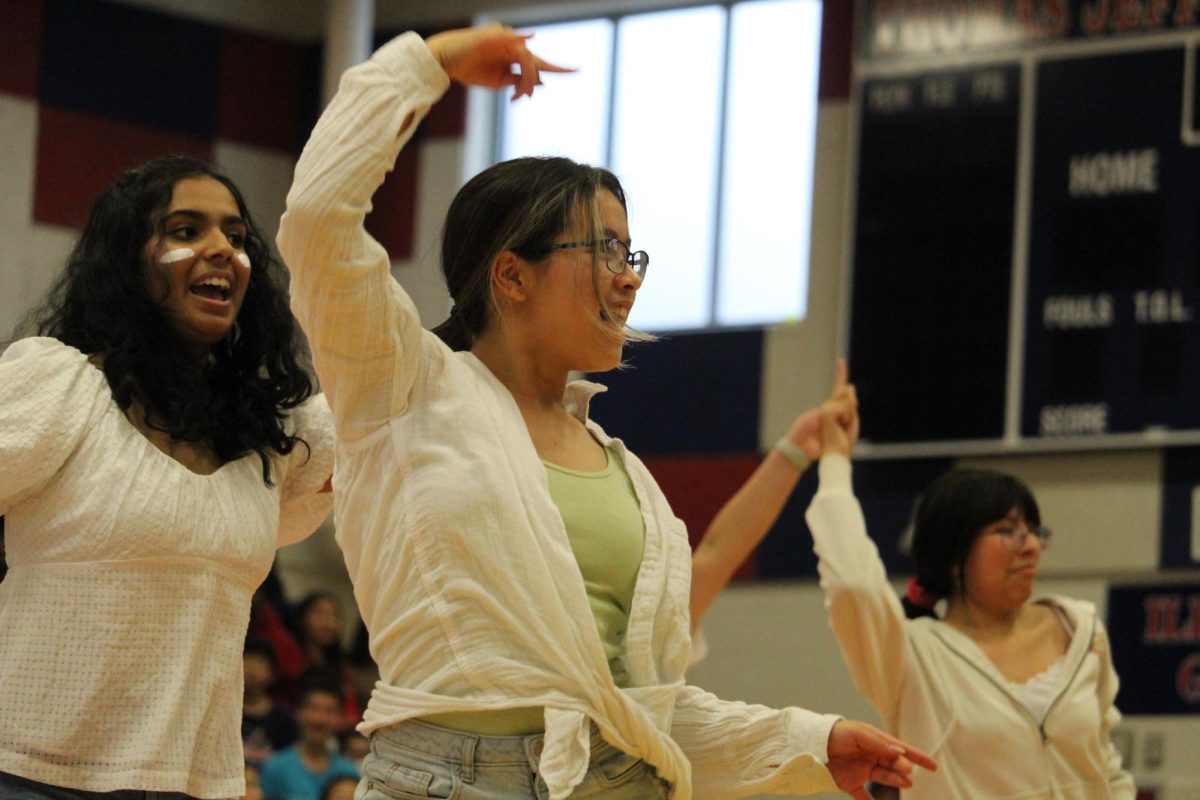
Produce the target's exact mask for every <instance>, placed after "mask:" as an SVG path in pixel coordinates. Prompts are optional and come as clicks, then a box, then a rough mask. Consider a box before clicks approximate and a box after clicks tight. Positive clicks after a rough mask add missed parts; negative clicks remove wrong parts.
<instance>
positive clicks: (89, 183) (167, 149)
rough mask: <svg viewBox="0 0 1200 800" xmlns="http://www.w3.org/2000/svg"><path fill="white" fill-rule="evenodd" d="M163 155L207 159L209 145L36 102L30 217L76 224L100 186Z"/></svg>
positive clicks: (84, 215) (206, 142)
mask: <svg viewBox="0 0 1200 800" xmlns="http://www.w3.org/2000/svg"><path fill="white" fill-rule="evenodd" d="M169 153H176V154H180V155H189V156H194V157H196V158H200V159H203V160H205V161H209V160H211V158H212V146H211V143H210V142H208V141H206V140H204V139H199V138H196V137H194V136H187V135H184V134H180V133H170V132H164V131H159V130H153V129H150V128H145V127H142V126H140V125H134V124H132V123H128V122H115V121H113V120H108V119H103V118H101V117H94V116H91V115H88V114H78V113H75V112H70V111H60V110H58V109H54V108H48V107H46V106H42V107H41V108H40V109H39V110H38V134H37V163H36V164H35V166H34V190H33V191H34V198H33V218H34V220H35V221H36V222H41V223H46V224H49V225H64V226H66V227H70V228H78V227H81V226H82V225H83V223H84V221H85V220H86V219H87V212H88V208H89V207H90V206H91V203H92V199H93V198H94V197H95V196H96V195H97V194H98V193H99V192H100V190H101V189H103V188H104V187H106V186H108V185H109V184H110V183H112V182H113V181H114V180H115V179H116V178H117V176H118V175H120V174H121V173H122V172H124V171H125V170H126V169H128V168H129V167H132V166H135V165H137V164H139V163H141V162H143V161H146V160H147V159H150V158H153V157H154V156H159V155H166V154H169Z"/></svg>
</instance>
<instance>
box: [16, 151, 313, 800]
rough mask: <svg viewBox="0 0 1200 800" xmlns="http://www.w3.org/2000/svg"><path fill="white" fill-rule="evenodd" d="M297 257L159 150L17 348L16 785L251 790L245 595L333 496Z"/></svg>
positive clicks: (224, 189) (234, 197) (129, 180)
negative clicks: (294, 265)
mask: <svg viewBox="0 0 1200 800" xmlns="http://www.w3.org/2000/svg"><path fill="white" fill-rule="evenodd" d="M281 275H282V269H281V266H280V264H279V263H278V261H277V260H275V259H274V258H273V256H272V255H271V252H270V249H269V246H268V244H267V243H266V241H265V240H264V239H263V236H262V234H261V233H260V232H259V231H258V229H257V228H256V227H255V225H254V223H253V222H252V220H251V218H250V214H249V212H248V211H247V208H246V203H245V201H244V199H243V198H242V195H241V193H240V192H239V191H238V189H237V187H236V186H235V185H234V184H233V183H232V182H231V181H230V180H229V179H228V178H225V177H223V176H221V175H219V174H217V173H215V172H213V171H212V170H211V169H210V168H208V167H207V166H206V165H204V164H203V163H201V162H199V161H196V160H193V159H189V158H183V157H176V156H171V157H165V158H159V159H155V160H153V161H150V162H147V163H145V164H142V165H141V166H138V167H136V168H134V169H131V170H129V171H128V172H126V173H125V174H124V175H122V176H121V177H120V178H119V179H118V180H117V181H116V182H115V183H114V184H112V185H111V186H110V187H108V188H107V189H106V190H104V192H102V193H101V194H100V196H99V197H98V198H97V199H96V201H95V203H94V204H93V206H92V209H91V212H90V215H89V217H88V220H87V223H86V225H85V227H84V230H83V232H82V234H81V235H80V237H79V240H78V241H77V243H76V244H75V247H74V249H73V250H72V252H71V255H70V257H69V259H68V261H67V266H66V269H65V271H64V272H63V273H62V275H61V276H60V277H59V278H58V280H57V281H56V283H55V285H54V287H53V288H52V289H51V291H50V294H49V296H48V298H47V300H46V302H45V304H44V305H43V306H42V307H41V308H40V309H38V310H37V311H35V312H34V313H33V314H31V316H30V317H29V319H28V321H27V323H26V329H27V330H32V331H33V332H35V333H36V334H38V335H37V336H32V337H30V338H25V339H20V340H18V341H16V342H15V343H13V344H12V345H11V346H10V347H9V348H8V349H7V351H5V353H4V355H3V356H2V357H0V514H3V515H4V517H5V520H6V525H7V546H8V549H7V557H8V561H9V566H10V572H9V574H8V576H7V578H6V580H5V581H4V583H3V584H2V585H0V795H4V796H5V797H9V796H19V797H22V798H27V797H28V798H59V797H64V796H69V797H76V796H79V795H80V794H83V795H85V796H87V793H89V792H114V791H138V792H142V791H146V792H162V793H164V794H165V795H167V796H172V797H173V796H176V793H177V794H178V795H179V796H185V797H196V798H218V797H231V796H235V795H239V794H241V793H242V791H243V779H244V777H243V776H244V772H243V768H242V751H241V739H240V733H239V724H240V718H241V716H240V699H241V695H242V690H241V678H242V664H241V652H242V640H243V638H244V636H245V632H246V626H247V623H248V618H249V612H250V598H251V595H252V593H253V592H254V589H255V587H256V586H258V584H259V583H261V582H262V580H263V578H264V577H266V575H267V572H268V570H269V569H270V566H271V562H272V560H273V557H274V552H275V549H276V547H278V546H280V545H282V544H287V543H290V542H292V541H296V540H298V539H300V538H302V537H304V536H305V535H307V534H308V533H309V532H311V531H312V530H313V529H314V528H315V527H316V526H317V525H319V524H320V522H321V521H322V520H323V519H324V517H325V515H326V514H327V512H328V510H329V508H330V499H329V498H330V495H329V494H328V493H327V491H326V490H327V484H328V480H329V477H330V474H331V472H332V461H333V456H332V424H331V420H330V416H329V411H328V406H327V405H326V404H325V401H324V398H323V397H322V396H320V395H314V394H313V385H312V381H311V379H310V377H309V374H308V372H307V371H306V369H305V367H304V359H303V357H302V353H303V349H302V346H301V344H300V341H299V335H298V328H297V326H296V323H295V320H294V319H293V317H292V315H291V313H290V312H289V311H288V306H287V298H286V294H285V292H284V290H283V283H282V280H281Z"/></svg>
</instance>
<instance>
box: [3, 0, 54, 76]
mask: <svg viewBox="0 0 1200 800" xmlns="http://www.w3.org/2000/svg"><path fill="white" fill-rule="evenodd" d="M43 21H44V14H43V9H42V0H5V2H3V3H0V92H7V93H9V94H18V95H22V96H24V97H36V96H37V88H38V65H39V64H40V63H41V58H42V28H43Z"/></svg>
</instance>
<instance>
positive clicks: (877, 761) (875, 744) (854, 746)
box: [825, 720, 937, 800]
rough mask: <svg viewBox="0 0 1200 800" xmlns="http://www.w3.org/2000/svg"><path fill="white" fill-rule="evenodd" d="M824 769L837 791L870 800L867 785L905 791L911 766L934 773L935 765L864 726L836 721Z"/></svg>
mask: <svg viewBox="0 0 1200 800" xmlns="http://www.w3.org/2000/svg"><path fill="white" fill-rule="evenodd" d="M828 754H829V763H827V764H826V765H825V767H826V768H827V769H828V770H829V774H830V775H832V776H833V780H834V781H835V782H836V783H837V785H838V788H839V789H841V790H842V791H843V792H845V793H846V794H848V795H850V796H851V797H853V798H856V800H871V795H869V794H867V790H866V788H865V785H866V783H867V781H875V782H876V783H882V784H886V785H888V786H896V787H899V788H901V789H907V788H908V787H909V786H912V779H911V778H910V777H909V776H911V775H912V770H913V767H914V766H917V767H924V768H925V769H929V770H935V769H937V763H936V762H935V761H934V760H933V759H932V758H930V757H929V756H927V755H926V754H925V753H922V752H921V751H920V750H917V749H916V748H915V747H909V746H908V745H907V744H905V743H904V742H902V741H900V740H899V739H897V738H895V737H894V736H889V735H888V734H886V733H884V732H883V731H881V730H879V729H878V728H875V727H873V726H871V725H868V724H866V723H865V722H854V721H852V720H840V721H838V722H837V723H835V724H834V726H833V730H831V731H830V732H829V743H828Z"/></svg>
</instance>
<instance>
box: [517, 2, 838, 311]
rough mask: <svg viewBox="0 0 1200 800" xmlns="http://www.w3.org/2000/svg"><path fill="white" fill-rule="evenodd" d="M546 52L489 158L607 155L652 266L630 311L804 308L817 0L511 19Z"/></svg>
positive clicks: (589, 159)
mask: <svg viewBox="0 0 1200 800" xmlns="http://www.w3.org/2000/svg"><path fill="white" fill-rule="evenodd" d="M521 29H522V30H529V31H532V32H533V33H534V39H533V42H532V45H531V46H532V47H533V48H534V49H535V51H536V52H537V53H538V54H539V55H541V56H543V57H544V58H546V59H547V60H549V61H552V62H555V63H559V64H563V65H566V66H572V67H578V68H579V72H578V73H577V74H574V75H570V76H556V75H555V76H548V77H547V78H546V79H545V80H546V83H547V86H546V87H544V89H543V90H542V91H540V92H539V93H538V94H537V95H536V96H535V98H534V99H533V101H532V102H528V101H520V102H517V103H514V104H508V103H500V104H498V108H500V111H499V118H498V125H497V140H496V159H497V160H504V159H508V158H515V157H517V156H522V155H564V156H568V157H570V158H573V159H575V160H577V161H583V162H586V163H591V164H598V165H601V166H606V167H608V168H609V169H611V170H612V171H613V172H615V173H616V174H617V175H618V177H620V178H621V182H622V183H623V184H624V185H625V188H626V191H627V192H628V194H629V227H630V232H631V234H632V236H633V239H634V248H635V249H645V250H647V251H649V252H650V255H651V259H650V269H649V273H648V275H647V280H646V283H645V285H644V286H643V287H642V289H641V291H640V292H639V293H638V303H637V305H636V306H635V308H634V312H633V316H632V318H631V319H630V322H631V323H632V324H633V325H635V326H637V327H639V328H642V329H643V330H650V331H663V330H682V329H694V328H707V327H712V326H724V325H756V324H770V323H775V322H780V321H785V320H797V319H801V318H803V317H804V314H805V306H806V299H807V293H808V252H809V238H810V237H809V226H810V223H811V208H812V172H813V151H814V146H815V145H814V138H815V134H816V108H817V63H818V54H819V52H820V30H821V0H743V2H734V3H726V4H719V5H717V4H714V5H706V6H698V7H691V8H684V9H678V10H672V11H656V12H647V13H633V14H625V15H615V16H611V17H603V18H597V19H589V20H583V21H572V22H563V23H546V24H538V25H532V26H521Z"/></svg>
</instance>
